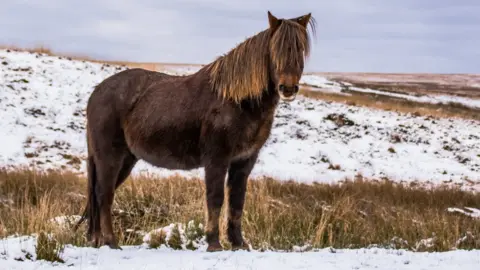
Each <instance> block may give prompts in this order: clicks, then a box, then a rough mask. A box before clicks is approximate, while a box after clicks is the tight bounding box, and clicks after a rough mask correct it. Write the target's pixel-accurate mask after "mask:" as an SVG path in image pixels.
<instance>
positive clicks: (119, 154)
mask: <svg viewBox="0 0 480 270" xmlns="http://www.w3.org/2000/svg"><path fill="white" fill-rule="evenodd" d="M268 21H269V25H270V27H269V28H268V29H266V30H264V31H262V32H260V33H258V34H257V35H255V36H253V37H250V38H248V39H247V40H245V41H244V42H243V43H241V44H239V45H238V46H237V47H236V48H234V49H232V50H231V51H230V52H228V53H227V54H226V55H223V56H220V57H219V58H217V59H216V60H215V61H214V62H212V63H210V64H208V65H206V66H204V67H203V68H202V69H200V70H199V71H198V72H196V73H195V74H192V75H188V76H171V75H167V74H165V73H160V72H153V71H147V70H143V69H128V70H125V71H122V72H119V73H117V74H114V75H112V76H111V77H109V78H107V79H105V80H104V81H103V82H101V83H100V84H98V85H97V86H96V87H95V89H94V91H93V92H92V94H91V96H90V98H89V100H88V105H87V142H88V160H87V167H88V203H87V206H86V209H85V212H84V214H83V217H82V219H81V220H80V221H79V222H78V223H77V225H76V228H77V227H78V226H79V225H80V224H81V223H82V222H83V221H84V220H85V219H88V232H87V238H88V240H89V241H90V242H91V244H92V245H93V246H95V247H98V246H99V245H104V244H105V245H108V246H110V247H111V248H119V246H118V244H117V240H116V238H115V236H114V233H113V225H112V217H111V210H112V203H113V199H114V193H115V190H116V188H117V187H119V186H120V185H121V184H122V183H123V182H124V181H125V179H126V178H127V177H128V175H129V174H130V172H131V170H132V168H133V167H134V166H135V164H136V162H137V161H138V160H144V161H146V162H148V163H150V164H152V165H154V166H158V167H163V168H166V169H180V170H190V169H194V168H200V167H204V170H205V182H206V201H207V210H208V211H207V212H208V214H207V226H206V239H207V242H208V249H207V250H208V251H218V250H222V246H221V245H220V242H219V215H220V209H221V207H222V205H223V199H224V184H225V176H226V175H228V177H227V188H228V191H229V199H228V205H229V212H228V213H229V215H228V229H227V235H228V239H229V241H230V242H231V244H232V247H233V249H248V246H247V245H246V244H245V242H244V240H243V236H242V230H241V218H242V211H243V205H244V201H245V192H246V187H247V178H248V176H249V175H250V172H251V171H252V169H253V167H254V165H255V162H256V160H257V156H258V153H259V151H260V149H261V148H262V146H263V145H264V143H265V141H266V140H267V139H268V137H269V135H270V130H271V127H272V121H273V118H274V112H275V109H276V107H277V104H278V102H279V100H280V98H281V99H282V100H284V101H292V100H294V99H295V96H296V94H297V92H298V89H299V87H298V83H299V80H300V77H301V75H302V72H303V68H304V59H305V58H306V57H307V56H308V54H309V51H310V37H309V33H308V31H307V26H308V25H310V26H311V29H312V30H313V32H315V20H314V19H313V18H312V17H311V13H309V14H307V15H304V16H301V17H297V18H293V19H277V18H276V17H275V16H273V15H272V14H271V13H270V12H268Z"/></svg>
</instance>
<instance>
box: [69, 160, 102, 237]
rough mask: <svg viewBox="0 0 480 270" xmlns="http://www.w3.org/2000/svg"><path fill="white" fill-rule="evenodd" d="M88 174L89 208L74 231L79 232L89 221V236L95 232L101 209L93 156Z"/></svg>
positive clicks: (88, 164)
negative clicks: (80, 227)
mask: <svg viewBox="0 0 480 270" xmlns="http://www.w3.org/2000/svg"><path fill="white" fill-rule="evenodd" d="M87 172H88V195H87V196H88V199H87V206H86V207H85V210H84V211H83V214H82V217H81V218H80V220H79V221H78V222H77V224H75V226H74V228H73V231H74V232H75V231H77V229H78V227H79V226H80V225H81V224H82V223H83V222H84V221H85V220H86V219H88V220H89V222H88V223H89V229H88V231H89V234H90V233H91V232H92V230H93V225H94V224H95V222H94V220H93V219H95V218H98V216H99V215H98V214H99V209H98V204H97V200H96V194H95V185H96V182H97V173H96V169H95V161H94V159H93V156H89V157H88V160H87Z"/></svg>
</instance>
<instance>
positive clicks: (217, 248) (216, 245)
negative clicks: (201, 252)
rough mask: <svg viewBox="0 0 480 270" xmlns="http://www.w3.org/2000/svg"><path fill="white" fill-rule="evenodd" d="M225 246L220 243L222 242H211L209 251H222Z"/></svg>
mask: <svg viewBox="0 0 480 270" xmlns="http://www.w3.org/2000/svg"><path fill="white" fill-rule="evenodd" d="M222 250H223V247H222V245H220V243H214V244H209V245H208V248H207V252H216V251H222Z"/></svg>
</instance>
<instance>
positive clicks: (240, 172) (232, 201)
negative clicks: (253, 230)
mask: <svg viewBox="0 0 480 270" xmlns="http://www.w3.org/2000/svg"><path fill="white" fill-rule="evenodd" d="M257 157H258V153H255V154H254V155H252V156H251V157H249V158H246V159H242V160H238V161H234V162H232V163H231V164H230V168H229V170H228V180H227V186H228V190H229V192H228V193H229V196H228V204H229V211H228V227H227V235H228V240H229V241H230V243H231V244H232V249H233V250H238V249H244V250H248V249H249V247H248V244H247V243H245V241H244V239H243V236H242V213H243V206H244V204H245V193H246V191H247V180H248V176H249V175H250V173H251V171H252V169H253V166H254V165H255V162H256V161H257Z"/></svg>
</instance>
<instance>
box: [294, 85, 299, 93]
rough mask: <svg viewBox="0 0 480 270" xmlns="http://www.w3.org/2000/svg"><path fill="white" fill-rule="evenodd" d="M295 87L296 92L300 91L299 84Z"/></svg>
mask: <svg viewBox="0 0 480 270" xmlns="http://www.w3.org/2000/svg"><path fill="white" fill-rule="evenodd" d="M293 89H294V90H295V92H298V90H299V89H300V87H299V86H298V84H295V86H294V87H293Z"/></svg>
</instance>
